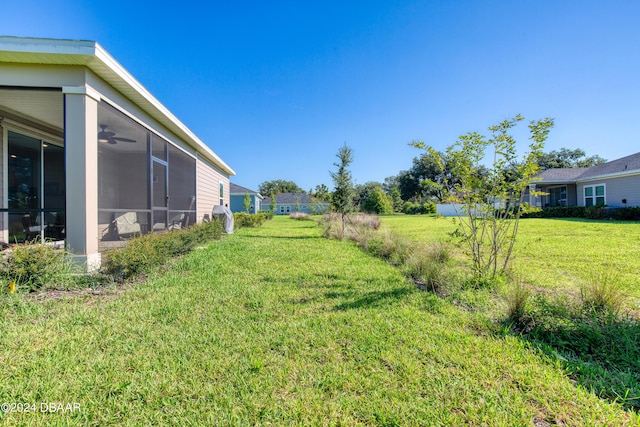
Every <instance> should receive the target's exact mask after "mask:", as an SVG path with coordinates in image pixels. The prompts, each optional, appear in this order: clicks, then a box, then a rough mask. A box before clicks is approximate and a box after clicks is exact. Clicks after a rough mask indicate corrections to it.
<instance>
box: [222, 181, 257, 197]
mask: <svg viewBox="0 0 640 427" xmlns="http://www.w3.org/2000/svg"><path fill="white" fill-rule="evenodd" d="M229 189H230V191H229V194H244V193H249V194H260V193H258V192H257V191H253V190H249V189H248V188H245V187H243V186H241V185H238V184H234V183H233V182H232V183H230V184H229Z"/></svg>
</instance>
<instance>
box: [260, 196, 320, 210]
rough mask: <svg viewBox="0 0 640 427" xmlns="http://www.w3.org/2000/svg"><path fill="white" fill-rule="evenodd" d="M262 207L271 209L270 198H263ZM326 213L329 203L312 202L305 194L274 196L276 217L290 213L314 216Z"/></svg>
mask: <svg viewBox="0 0 640 427" xmlns="http://www.w3.org/2000/svg"><path fill="white" fill-rule="evenodd" d="M262 206H263V209H266V210H268V209H271V198H270V197H267V198H265V199H264V200H263V201H262ZM328 211H329V203H327V202H322V201H318V200H314V199H312V198H311V196H310V195H308V194H306V193H281V194H278V195H277V196H276V211H275V214H276V215H289V214H290V213H292V212H304V213H308V214H316V213H325V212H328Z"/></svg>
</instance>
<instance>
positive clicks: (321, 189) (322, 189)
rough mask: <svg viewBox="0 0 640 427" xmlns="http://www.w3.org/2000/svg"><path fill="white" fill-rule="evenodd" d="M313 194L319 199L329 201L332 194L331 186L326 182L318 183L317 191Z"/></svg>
mask: <svg viewBox="0 0 640 427" xmlns="http://www.w3.org/2000/svg"><path fill="white" fill-rule="evenodd" d="M313 196H314V197H315V198H317V199H318V200H322V201H325V202H328V201H330V199H331V194H330V193H329V188H328V187H327V186H326V185H324V184H320V185H316V191H315V193H314V194H313Z"/></svg>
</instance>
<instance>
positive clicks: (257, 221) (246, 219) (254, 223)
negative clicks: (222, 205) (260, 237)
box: [233, 212, 267, 230]
mask: <svg viewBox="0 0 640 427" xmlns="http://www.w3.org/2000/svg"><path fill="white" fill-rule="evenodd" d="M266 220H267V217H266V215H265V214H263V213H262V212H260V213H257V214H248V213H246V212H235V213H234V214H233V221H234V229H236V230H238V229H240V228H243V227H249V228H255V227H261V226H262V224H264V222H265V221H266Z"/></svg>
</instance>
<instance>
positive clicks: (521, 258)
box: [382, 215, 640, 308]
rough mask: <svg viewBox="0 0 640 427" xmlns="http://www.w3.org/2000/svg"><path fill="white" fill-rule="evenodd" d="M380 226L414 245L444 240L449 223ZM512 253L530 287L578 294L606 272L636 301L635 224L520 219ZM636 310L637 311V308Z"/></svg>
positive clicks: (421, 220) (639, 252)
mask: <svg viewBox="0 0 640 427" xmlns="http://www.w3.org/2000/svg"><path fill="white" fill-rule="evenodd" d="M382 221H383V223H384V224H387V225H388V226H389V227H391V229H393V230H395V231H396V232H398V233H400V234H403V235H405V236H407V237H408V238H410V239H411V240H413V241H416V242H426V243H430V242H439V241H446V240H447V238H448V233H450V232H452V231H453V230H454V229H455V226H454V225H453V223H452V221H451V219H449V218H434V217H428V216H421V215H411V216H408V215H397V216H391V217H382ZM517 239H518V240H517V242H516V245H515V248H514V258H513V262H514V269H515V271H516V272H517V273H518V274H519V275H520V276H521V277H522V278H523V279H524V280H525V281H526V282H528V283H531V284H533V285H535V286H536V287H541V288H549V289H556V290H557V289H563V290H567V289H569V290H572V291H578V290H579V287H580V286H581V285H582V284H584V283H585V282H587V281H589V280H591V279H594V278H597V276H598V274H599V273H601V272H607V273H608V274H610V275H611V278H612V280H615V281H616V282H618V283H620V284H621V285H622V286H624V287H625V288H626V289H627V290H628V292H629V294H631V295H633V296H635V297H636V298H640V286H639V282H638V277H640V262H638V260H640V224H639V223H637V222H626V221H595V220H582V219H533V218H532V219H523V220H521V222H520V229H519V233H518V237H517ZM639 308H640V306H639Z"/></svg>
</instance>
